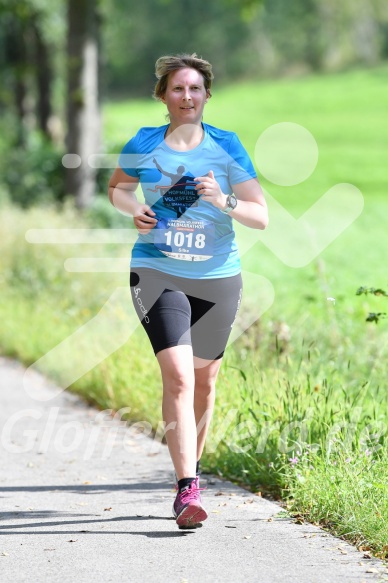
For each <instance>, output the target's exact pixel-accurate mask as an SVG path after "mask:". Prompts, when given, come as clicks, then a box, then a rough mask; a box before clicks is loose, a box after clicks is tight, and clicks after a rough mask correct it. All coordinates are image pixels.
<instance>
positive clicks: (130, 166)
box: [119, 134, 139, 178]
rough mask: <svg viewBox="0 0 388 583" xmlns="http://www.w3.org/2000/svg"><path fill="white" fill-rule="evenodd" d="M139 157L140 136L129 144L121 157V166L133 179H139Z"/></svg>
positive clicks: (132, 139) (135, 137) (122, 151)
mask: <svg viewBox="0 0 388 583" xmlns="http://www.w3.org/2000/svg"><path fill="white" fill-rule="evenodd" d="M138 157H139V150H138V134H136V136H134V137H133V138H131V139H130V140H129V142H127V143H126V144H125V146H124V148H123V149H122V150H121V154H120V156H119V166H120V168H121V169H122V170H124V172H125V173H126V174H128V175H129V176H132V177H133V178H139V173H138V170H137V160H138Z"/></svg>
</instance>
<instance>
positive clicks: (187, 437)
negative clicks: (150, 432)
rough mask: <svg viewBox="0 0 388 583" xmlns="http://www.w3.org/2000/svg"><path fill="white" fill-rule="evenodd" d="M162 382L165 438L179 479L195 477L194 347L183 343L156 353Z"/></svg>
mask: <svg viewBox="0 0 388 583" xmlns="http://www.w3.org/2000/svg"><path fill="white" fill-rule="evenodd" d="M156 357H157V359H158V362H159V366H160V370H161V373H162V381H163V404H162V414H163V421H164V423H165V427H166V441H167V445H168V449H169V452H170V455H171V459H172V462H173V464H174V467H175V473H176V475H177V479H178V480H181V479H182V478H190V477H192V478H194V477H195V466H196V461H197V429H196V420H195V414H194V385H195V377H194V364H193V350H192V347H191V346H188V345H180V346H173V347H171V348H166V349H164V350H161V351H160V352H158V353H157V355H156Z"/></svg>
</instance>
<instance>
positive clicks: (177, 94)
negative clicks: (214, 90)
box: [162, 67, 210, 125]
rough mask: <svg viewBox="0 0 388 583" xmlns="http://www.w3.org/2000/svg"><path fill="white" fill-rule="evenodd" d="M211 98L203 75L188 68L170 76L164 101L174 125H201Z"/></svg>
mask: <svg viewBox="0 0 388 583" xmlns="http://www.w3.org/2000/svg"><path fill="white" fill-rule="evenodd" d="M209 97H210V96H209V94H208V92H207V91H206V89H205V85H204V79H203V77H202V75H201V73H199V72H198V71H197V70H196V69H190V68H189V67H187V68H185V69H179V70H178V71H174V72H172V73H170V74H169V76H168V82H167V89H166V93H165V94H164V97H162V101H163V103H165V104H166V105H167V109H168V112H169V114H170V121H171V123H172V124H173V125H181V124H184V123H190V124H197V125H199V124H200V123H201V120H202V114H203V108H204V107H205V103H206V102H207V100H208V98H209Z"/></svg>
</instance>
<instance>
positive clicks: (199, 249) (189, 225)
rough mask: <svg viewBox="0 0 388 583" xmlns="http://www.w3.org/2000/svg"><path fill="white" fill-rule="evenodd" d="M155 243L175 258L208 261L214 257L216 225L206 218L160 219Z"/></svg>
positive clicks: (155, 232) (162, 250)
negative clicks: (195, 219) (196, 219)
mask: <svg viewBox="0 0 388 583" xmlns="http://www.w3.org/2000/svg"><path fill="white" fill-rule="evenodd" d="M153 234H154V245H155V247H157V248H158V249H159V251H161V252H162V253H164V254H165V255H167V257H172V258H174V259H181V260H183V261H206V260H207V259H211V257H213V248H214V225H213V223H211V222H210V221H206V220H198V221H194V220H189V219H159V220H158V222H157V224H156V226H155V228H154V229H153Z"/></svg>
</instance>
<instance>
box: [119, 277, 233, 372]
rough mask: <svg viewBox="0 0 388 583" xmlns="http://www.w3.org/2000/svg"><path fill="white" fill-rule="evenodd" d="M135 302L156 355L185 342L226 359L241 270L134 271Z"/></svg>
mask: <svg viewBox="0 0 388 583" xmlns="http://www.w3.org/2000/svg"><path fill="white" fill-rule="evenodd" d="M130 286H131V294H132V300H133V303H134V306H135V309H136V312H137V314H138V316H139V318H140V320H141V323H142V325H143V327H144V329H145V331H146V332H147V334H148V337H149V339H150V341H151V344H152V347H153V350H154V353H155V354H157V353H158V352H159V351H160V350H164V349H165V348H169V347H171V346H178V345H181V344H186V345H190V346H192V347H193V354H194V356H197V357H199V358H206V359H208V360H216V359H219V358H222V356H223V354H224V350H225V347H226V344H227V341H228V338H229V335H230V332H231V329H232V325H233V322H234V320H235V318H236V315H237V311H238V309H239V307H240V302H241V295H242V279H241V274H238V275H234V276H232V277H223V278H219V279H188V278H186V277H176V276H174V275H168V274H166V273H163V272H162V271H158V270H156V269H149V268H146V267H141V268H140V267H137V268H133V269H131V274H130Z"/></svg>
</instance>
